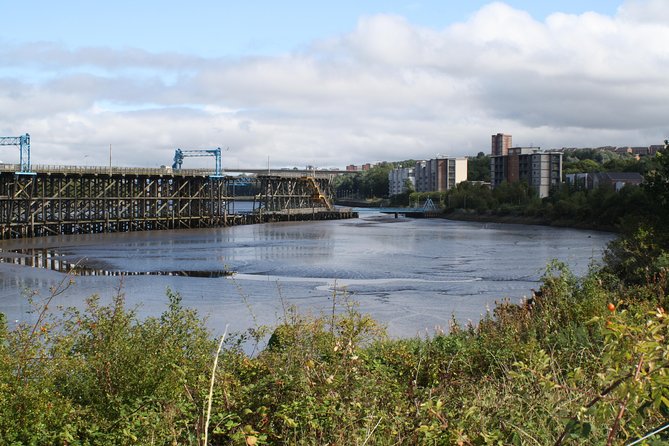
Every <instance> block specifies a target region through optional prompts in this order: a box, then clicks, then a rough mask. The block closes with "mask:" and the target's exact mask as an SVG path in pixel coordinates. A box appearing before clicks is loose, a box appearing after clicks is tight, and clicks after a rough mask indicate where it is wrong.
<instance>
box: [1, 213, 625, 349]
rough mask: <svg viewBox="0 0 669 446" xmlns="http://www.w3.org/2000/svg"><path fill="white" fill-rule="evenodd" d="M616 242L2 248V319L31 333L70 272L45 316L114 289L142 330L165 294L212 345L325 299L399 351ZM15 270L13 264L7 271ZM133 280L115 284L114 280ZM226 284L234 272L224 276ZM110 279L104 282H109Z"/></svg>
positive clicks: (459, 230)
mask: <svg viewBox="0 0 669 446" xmlns="http://www.w3.org/2000/svg"><path fill="white" fill-rule="evenodd" d="M612 238H613V236H612V235H611V234H608V233H602V232H593V231H582V230H574V229H562V228H549V227H542V226H524V225H503V224H491V223H471V222H458V221H449V220H443V219H407V218H402V217H400V218H398V219H395V218H392V216H384V215H382V214H377V213H373V212H362V213H361V217H360V218H359V219H353V220H339V221H326V222H313V223H311V222H299V223H298V222H291V223H274V224H261V225H250V226H237V227H228V228H217V229H202V230H180V231H155V232H135V233H122V234H98V235H79V236H62V237H45V238H41V239H33V240H11V241H4V242H0V251H1V252H0V256H3V257H2V263H0V312H3V313H5V314H6V316H7V318H8V320H9V321H10V326H11V325H13V324H14V323H16V322H17V321H24V320H30V319H31V318H33V317H34V316H33V315H32V314H31V313H30V309H31V306H30V305H29V303H28V300H27V298H26V292H36V293H38V298H43V297H46V296H48V295H49V289H50V288H51V287H53V286H55V285H57V284H58V283H59V282H61V281H62V280H63V278H66V277H67V276H66V274H64V273H62V272H58V271H54V270H50V269H47V268H43V267H34V266H26V265H25V264H28V265H36V264H40V265H42V266H44V265H45V264H46V266H48V267H50V268H55V269H64V268H65V267H66V266H67V264H68V263H69V264H74V263H77V262H78V264H79V266H80V267H82V268H83V269H84V273H85V274H95V275H81V276H75V277H74V282H75V283H74V284H73V285H72V286H70V288H69V289H68V290H67V291H66V292H65V293H63V294H62V295H60V296H58V297H57V298H56V299H55V300H54V302H53V303H52V306H51V307H52V309H53V308H55V307H56V306H81V305H82V302H83V301H84V299H85V298H86V297H88V296H90V295H91V294H98V295H100V297H101V298H102V299H103V300H104V301H108V300H109V299H111V298H112V296H113V295H114V294H115V293H116V292H117V291H116V290H117V289H119V288H121V289H122V292H124V293H125V295H126V299H127V303H128V305H130V306H132V307H134V306H138V310H137V311H138V314H139V315H140V316H146V315H159V314H160V312H161V311H162V310H164V309H165V308H166V304H167V298H166V290H167V288H170V289H172V290H174V291H176V292H179V293H180V294H181V295H182V296H183V303H184V305H186V306H189V307H193V308H196V309H197V310H198V311H199V312H200V314H202V315H206V316H208V322H207V324H208V325H209V326H210V327H211V329H212V330H213V331H214V332H218V333H220V332H222V331H223V329H224V327H225V326H226V325H229V330H230V331H235V332H238V331H243V330H245V329H247V328H250V327H254V326H256V325H259V324H274V323H276V322H277V321H278V320H280V318H281V316H282V315H283V312H284V308H285V307H287V306H288V305H296V306H297V307H299V308H301V309H302V310H304V311H308V312H312V313H314V314H318V313H319V312H321V311H323V312H328V311H330V310H331V308H332V303H333V297H334V298H335V299H336V300H337V301H338V302H341V301H343V300H344V299H349V300H353V301H355V302H357V303H358V304H359V308H360V310H361V311H363V312H365V313H369V314H371V315H372V316H373V317H374V318H375V319H376V320H378V321H379V322H381V323H383V324H384V325H386V327H387V330H388V333H389V334H390V335H391V336H395V337H409V336H415V335H421V334H425V333H434V331H435V329H445V330H447V329H448V326H449V321H450V320H451V319H452V318H453V317H454V318H455V319H457V320H458V321H460V322H466V321H468V320H471V321H473V322H476V321H478V320H479V319H480V317H481V316H482V315H483V314H484V313H485V312H486V310H487V309H489V308H492V307H493V306H494V302H495V301H498V300H501V299H503V298H508V299H510V300H511V301H512V302H518V301H520V299H522V298H523V296H527V295H529V294H530V293H531V291H530V290H531V288H536V287H537V286H538V280H539V278H540V277H541V275H542V273H543V272H544V270H545V266H546V264H547V263H548V262H549V261H550V260H552V259H557V260H560V261H563V262H565V263H567V264H568V265H569V266H570V268H571V269H572V271H574V272H575V273H577V274H583V273H585V272H586V271H587V269H588V266H589V265H590V264H591V263H593V262H597V261H599V260H600V258H601V253H602V250H603V249H604V247H605V245H606V243H607V242H608V241H610V240H611V239H612ZM12 262H17V263H12ZM119 271H122V272H125V273H129V274H132V273H135V274H137V273H139V274H137V275H123V276H116V275H111V274H115V273H116V272H119ZM226 271H234V272H235V274H234V275H232V276H226V275H225V274H224V273H225V272H226ZM105 274H108V275H105Z"/></svg>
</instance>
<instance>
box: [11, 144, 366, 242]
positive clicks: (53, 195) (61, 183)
mask: <svg viewBox="0 0 669 446" xmlns="http://www.w3.org/2000/svg"><path fill="white" fill-rule="evenodd" d="M29 142H30V139H29V136H28V135H27V134H26V135H25V136H24V137H23V136H22V137H18V139H13V138H0V144H3V145H16V144H17V143H18V145H19V146H20V147H21V155H22V157H21V164H20V166H17V165H15V164H0V239H10V238H23V237H36V236H49V235H64V234H93V233H103V232H125V231H146V230H156V229H179V228H210V227H218V226H228V225H237V224H248V223H262V222H269V221H287V220H325V219H340V218H350V217H354V216H355V213H353V212H351V210H350V209H335V208H334V207H333V205H332V201H331V200H332V190H331V186H330V180H331V174H328V173H320V172H314V173H312V174H311V175H306V174H304V173H302V172H298V171H285V172H281V171H280V172H278V173H277V172H276V171H275V173H274V174H273V175H270V174H267V175H261V174H256V175H253V176H247V177H244V178H240V177H232V176H225V175H223V171H222V169H221V150H220V148H219V149H213V150H181V149H177V151H176V152H175V157H174V164H173V168H168V167H163V168H159V169H148V168H119V167H113V168H112V167H81V166H31V165H30V150H29ZM24 147H27V151H26V152H25V155H26V156H25V157H24V156H23V155H24ZM188 156H214V157H215V166H214V169H213V171H212V170H208V169H189V170H187V169H181V167H182V163H183V158H184V157H188ZM17 167H19V168H18V169H17ZM242 186H243V187H242ZM240 189H242V190H243V191H244V193H245V194H247V195H245V196H237V195H236V194H235V192H236V191H238V190H240ZM251 193H252V195H248V194H251ZM240 200H244V201H251V202H252V209H251V210H250V211H248V212H244V213H235V212H234V203H235V202H236V201H240Z"/></svg>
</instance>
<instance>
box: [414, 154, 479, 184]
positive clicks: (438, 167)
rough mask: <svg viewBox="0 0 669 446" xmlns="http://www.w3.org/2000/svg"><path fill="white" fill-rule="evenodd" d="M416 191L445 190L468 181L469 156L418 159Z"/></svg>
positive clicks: (415, 170) (415, 171) (415, 172)
mask: <svg viewBox="0 0 669 446" xmlns="http://www.w3.org/2000/svg"><path fill="white" fill-rule="evenodd" d="M414 174H415V177H416V192H445V191H447V190H449V189H452V188H454V187H455V185H456V184H458V183H461V182H462V181H467V158H464V157H462V158H442V157H440V158H435V159H431V160H427V161H418V162H417V163H416V167H415V169H414Z"/></svg>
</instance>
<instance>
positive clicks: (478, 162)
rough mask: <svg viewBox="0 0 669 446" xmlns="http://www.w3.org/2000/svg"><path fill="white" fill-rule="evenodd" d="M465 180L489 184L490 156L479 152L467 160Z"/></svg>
mask: <svg viewBox="0 0 669 446" xmlns="http://www.w3.org/2000/svg"><path fill="white" fill-rule="evenodd" d="M467 180H468V181H485V182H490V156H488V155H486V154H484V153H483V152H479V153H478V155H476V158H474V157H469V158H468V159H467Z"/></svg>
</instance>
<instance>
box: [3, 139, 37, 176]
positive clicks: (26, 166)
mask: <svg viewBox="0 0 669 446" xmlns="http://www.w3.org/2000/svg"><path fill="white" fill-rule="evenodd" d="M0 146H17V147H18V148H19V166H20V167H19V170H18V171H17V172H16V173H17V174H23V175H29V174H31V173H32V172H31V171H30V135H29V134H28V133H26V134H25V135H21V136H0Z"/></svg>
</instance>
